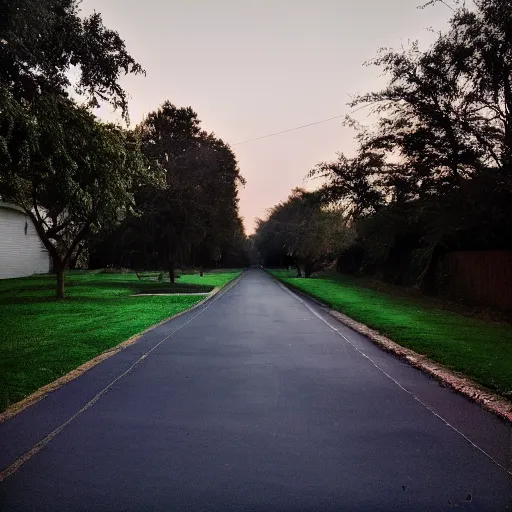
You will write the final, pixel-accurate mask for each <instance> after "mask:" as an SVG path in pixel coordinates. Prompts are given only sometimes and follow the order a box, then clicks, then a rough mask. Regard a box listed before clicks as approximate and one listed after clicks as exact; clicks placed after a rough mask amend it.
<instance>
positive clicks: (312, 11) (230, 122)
mask: <svg viewBox="0 0 512 512" xmlns="http://www.w3.org/2000/svg"><path fill="white" fill-rule="evenodd" d="M421 3H425V0H201V1H199V0H183V1H172V0H145V1H141V0H84V1H83V3H82V11H83V12H84V13H85V14H87V13H90V12H92V11H94V10H96V11H98V12H100V13H101V14H102V15H103V19H104V22H105V25H106V26H107V27H109V28H112V29H115V30H117V31H118V32H119V33H120V35H121V37H122V38H123V39H124V40H125V41H126V45H127V48H128V51H129V52H130V53H131V55H132V56H133V57H134V58H135V59H136V60H137V61H138V62H139V63H140V64H141V65H142V66H143V67H144V68H145V69H146V71H147V76H146V77H145V78H144V77H128V78H127V79H125V80H123V84H124V86H125V88H126V89H127V91H128V93H129V95H130V98H131V99H130V116H131V119H132V125H135V124H136V123H138V122H139V121H140V120H141V119H142V118H143V116H144V115H145V114H147V113H148V112H150V111H152V110H155V109H157V108H158V107H159V105H161V104H162V103H163V102H164V101H165V100H170V101H171V102H172V103H174V104H175V105H177V106H179V107H181V106H183V107H186V106H192V108H193V109H194V110H195V111H196V112H197V113H198V115H199V118H200V119H201V121H202V126H203V128H204V129H206V130H208V131H214V132H215V133H216V135H217V136H219V137H221V138H222V139H223V140H224V141H225V142H227V143H229V144H231V145H234V144H235V143H237V142H240V141H244V140H247V139H251V138H254V137H259V136H263V135H266V134H268V133H274V132H278V131H282V130H286V129H289V128H294V127H296V126H301V125H304V124H308V123H313V122H315V121H319V120H323V119H327V118H330V117H334V116H336V115H340V114H346V113H349V112H350V109H349V108H348V107H347V106H346V104H347V102H348V101H349V100H350V95H353V94H357V93H364V92H370V91H375V90H378V89H379V86H382V84H383V81H382V78H379V70H378V69H377V68H375V67H370V68H368V67H364V66H363V63H364V62H365V61H367V60H369V59H371V58H372V57H374V56H375V55H376V53H377V49H378V48H380V47H388V48H396V49H398V48H400V46H401V45H408V42H409V41H413V40H416V39H419V41H420V44H421V46H422V47H426V46H427V45H428V44H429V43H430V42H431V41H432V40H433V39H434V35H433V34H432V33H431V32H429V31H428V30H427V29H428V28H429V27H433V28H435V29H436V30H438V29H441V28H444V27H445V26H446V22H447V20H448V18H449V16H450V11H449V9H448V8H447V7H444V6H442V5H439V6H436V7H433V8H428V9H425V10H418V9H417V6H418V5H419V4H421ZM98 115H100V117H103V118H110V119H112V116H111V115H110V114H109V112H108V111H107V110H102V111H100V112H98ZM358 118H359V120H361V121H364V116H363V117H361V114H359V117H358ZM341 122H342V120H341V119H340V120H336V121H330V122H328V123H325V124H320V125H317V126H313V127H310V128H306V129H303V130H299V131H295V132H291V133H287V134H285V135H279V136H276V137H272V138H268V139H263V140H259V141H256V142H251V143H248V144H244V145H240V146H233V150H234V151H235V154H236V156H237V159H238V162H239V164H240V168H241V171H242V174H243V176H244V177H245V178H246V179H247V185H246V186H245V188H244V189H242V190H241V193H240V211H241V215H242V216H243V217H244V219H245V226H246V229H247V232H248V233H251V232H252V230H253V227H254V219H255V218H256V217H263V216H264V215H265V212H266V209H267V208H269V207H271V206H273V205H274V204H276V203H277V202H279V201H281V200H283V199H285V198H286V197H287V196H288V194H289V193H290V191H291V189H292V188H294V187H296V186H300V185H304V182H303V180H304V176H305V175H306V174H307V173H308V171H309V170H310V169H311V168H312V167H314V165H315V164H316V163H317V162H319V161H322V160H331V159H334V158H335V157H336V152H339V151H343V152H346V153H348V154H349V155H350V154H352V153H353V151H354V147H355V146H354V143H353V135H354V133H353V131H352V130H350V129H349V128H345V127H343V126H342V125H341Z"/></svg>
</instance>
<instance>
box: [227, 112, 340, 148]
mask: <svg viewBox="0 0 512 512" xmlns="http://www.w3.org/2000/svg"><path fill="white" fill-rule="evenodd" d="M345 116H346V114H342V115H340V116H334V117H330V118H329V119H324V120H323V121H316V122H315V123H309V124H305V125H303V126H297V127H296V128H290V129H289V130H283V131H282V132H276V133H269V134H268V135H263V136H262V137H256V138H255V139H248V140H244V141H242V142H236V143H235V144H232V146H240V145H241V144H247V143H248V142H253V141H255V140H261V139H267V138H268V137H275V136H276V135H282V134H283V133H288V132H294V131H295V130H302V129H303V128H308V127H309V126H314V125H315V124H322V123H327V122H328V121H333V120H334V119H339V118H340V117H345Z"/></svg>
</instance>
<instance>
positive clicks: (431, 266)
mask: <svg viewBox="0 0 512 512" xmlns="http://www.w3.org/2000/svg"><path fill="white" fill-rule="evenodd" d="M443 252H444V250H443V247H442V246H441V244H439V243H436V244H435V246H434V247H433V248H432V252H431V253H430V258H429V260H428V263H427V266H426V267H425V269H424V270H423V272H422V273H421V275H420V277H419V278H418V284H417V286H418V288H419V290H420V291H421V293H424V294H425V295H436V294H437V282H436V281H437V279H436V278H437V268H438V264H439V260H440V259H441V257H442V255H443Z"/></svg>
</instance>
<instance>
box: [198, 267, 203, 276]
mask: <svg viewBox="0 0 512 512" xmlns="http://www.w3.org/2000/svg"><path fill="white" fill-rule="evenodd" d="M203 276H204V271H203V267H201V270H200V271H199V277H203Z"/></svg>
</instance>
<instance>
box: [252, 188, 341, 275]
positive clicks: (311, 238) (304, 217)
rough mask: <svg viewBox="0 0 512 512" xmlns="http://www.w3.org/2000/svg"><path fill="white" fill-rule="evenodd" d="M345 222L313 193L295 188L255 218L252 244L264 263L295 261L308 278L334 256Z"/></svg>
mask: <svg viewBox="0 0 512 512" xmlns="http://www.w3.org/2000/svg"><path fill="white" fill-rule="evenodd" d="M344 228H345V223H344V222H343V219H342V218H341V216H340V215H339V212H337V211H335V210H327V209H323V208H322V207H321V204H320V202H319V200H318V196H317V195H316V194H311V193H308V192H305V191H304V190H302V189H295V190H294V191H293V193H292V194H291V195H290V197H289V198H288V199H287V200H286V201H284V202H282V203H280V204H278V205H277V206H275V207H274V208H272V209H271V210H270V211H269V214H268V216H267V218H266V219H265V220H258V226H257V232H256V236H255V245H256V247H257V248H258V251H259V252H260V254H261V255H262V257H263V260H264V261H265V263H266V264H269V262H272V260H274V261H275V260H276V259H278V260H279V262H280V263H281V265H283V263H284V262H286V265H288V264H292V263H293V264H295V265H296V266H297V272H298V274H299V275H302V271H304V274H305V277H310V276H311V274H312V273H313V272H315V271H317V270H320V269H322V268H325V267H326V266H328V265H329V263H332V262H333V261H334V260H335V258H336V249H337V241H339V240H340V238H341V237H342V233H343V230H344Z"/></svg>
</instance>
